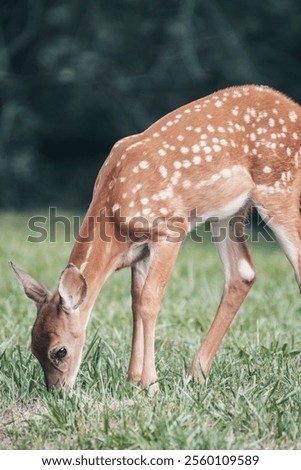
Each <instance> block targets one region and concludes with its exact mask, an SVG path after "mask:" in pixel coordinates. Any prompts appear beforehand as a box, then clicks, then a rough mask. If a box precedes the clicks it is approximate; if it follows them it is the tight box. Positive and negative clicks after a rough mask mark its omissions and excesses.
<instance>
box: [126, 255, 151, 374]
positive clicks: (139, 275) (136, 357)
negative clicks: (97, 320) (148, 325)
mask: <svg viewBox="0 0 301 470" xmlns="http://www.w3.org/2000/svg"><path fill="white" fill-rule="evenodd" d="M149 263H150V257H149V256H148V257H147V258H145V259H143V260H141V261H138V262H137V263H136V264H135V265H134V266H132V311H133V337H132V351H131V358H130V363H129V368H128V380H129V381H130V382H135V381H137V382H138V381H140V380H141V376H142V367H143V324H142V318H141V306H140V304H141V300H140V299H141V293H142V289H143V286H144V283H145V279H146V276H147V273H148V268H149Z"/></svg>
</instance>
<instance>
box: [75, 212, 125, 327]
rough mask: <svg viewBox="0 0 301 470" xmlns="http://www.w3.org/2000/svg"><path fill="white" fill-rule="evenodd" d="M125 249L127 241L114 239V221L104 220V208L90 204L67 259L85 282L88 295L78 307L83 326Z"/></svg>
mask: <svg viewBox="0 0 301 470" xmlns="http://www.w3.org/2000/svg"><path fill="white" fill-rule="evenodd" d="M126 251H127V246H126V244H124V243H123V244H121V243H120V242H118V240H116V237H115V234H114V224H113V223H112V222H110V221H108V220H106V219H105V217H104V212H103V211H101V210H95V208H93V206H92V208H91V207H90V209H89V210H88V212H87V214H86V216H85V219H84V221H83V223H82V225H81V228H80V232H79V235H78V237H77V240H76V242H75V245H74V247H73V250H72V252H71V255H70V258H69V262H70V263H72V264H74V265H75V266H76V267H77V268H78V269H79V270H80V272H81V273H82V275H83V276H84V278H85V280H86V282H87V288H88V291H87V296H86V299H85V300H84V302H83V304H82V305H81V307H80V311H81V316H82V321H83V323H84V325H86V324H87V322H88V319H89V316H90V313H91V310H92V308H93V305H94V303H95V300H96V297H97V295H98V293H99V291H100V289H101V288H102V286H103V284H104V283H105V281H106V279H107V278H108V276H109V275H110V274H111V273H112V272H113V271H115V270H116V269H117V268H118V266H119V264H120V259H121V258H122V256H123V253H124V252H126Z"/></svg>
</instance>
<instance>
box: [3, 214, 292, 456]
mask: <svg viewBox="0 0 301 470" xmlns="http://www.w3.org/2000/svg"><path fill="white" fill-rule="evenodd" d="M0 217H1V218H0V220H1V231H0V390H1V392H0V449H287V448H298V449H300V448H301V390H300V382H301V380H300V379H301V372H300V370H301V365H300V363H299V357H300V352H301V315H300V312H301V299H300V297H299V294H298V289H297V285H296V283H295V281H294V276H293V272H292V269H291V267H290V266H289V264H288V262H287V260H286V258H285V257H284V255H283V254H282V252H280V251H279V250H278V248H277V246H276V245H275V244H274V243H269V244H265V243H263V242H262V243H260V244H259V243H254V244H253V245H252V247H251V250H252V254H253V259H254V261H255V264H256V266H257V273H258V280H257V283H256V284H255V286H254V287H253V289H252V291H251V293H250V294H249V296H248V298H247V300H246V301H245V303H244V305H243V307H242V309H241V310H240V312H239V314H238V316H237V318H236V319H235V321H234V324H233V325H232V327H231V329H230V331H229V333H228V335H227V336H226V338H225V340H224V342H223V344H222V347H221V349H220V350H219V352H218V354H217V357H216V359H215V361H214V363H213V366H212V369H211V372H210V375H209V376H208V378H207V380H206V383H205V384H204V385H199V384H195V383H189V384H187V383H186V375H187V370H188V367H189V363H190V361H191V359H192V356H193V353H194V351H195V349H196V348H197V347H198V345H199V343H200V341H201V339H202V338H203V337H204V334H205V332H206V330H207V328H208V327H209V324H210V322H211V320H212V318H213V315H214V313H215V310H216V307H217V304H218V302H219V298H220V294H221V291H222V285H223V275H222V268H221V265H220V261H219V259H218V256H217V254H216V252H215V248H214V247H213V246H212V245H211V244H210V243H206V244H196V243H192V242H189V241H187V242H185V243H184V245H183V247H182V250H181V252H180V255H179V257H178V260H177V264H176V267H175V270H174V273H173V275H172V278H171V280H170V283H169V285H168V289H167V291H166V295H165V298H164V301H163V303H162V309H161V313H160V316H159V320H158V325H157V340H156V362H157V369H158V374H159V377H160V392H159V393H158V394H157V395H156V396H155V397H153V398H149V397H148V396H147V394H146V393H145V392H141V391H139V390H138V389H135V388H133V387H131V386H130V385H129V384H128V383H127V382H126V381H125V376H126V371H127V362H128V358H129V352H130V340H131V313H130V282H129V280H130V272H129V271H128V270H124V271H121V272H119V273H116V274H114V275H113V276H111V278H110V279H109V280H108V282H107V284H106V285H105V287H104V289H103V290H102V292H101V294H100V295H99V298H98V300H97V303H96V305H95V308H94V313H93V317H92V319H91V321H90V324H89V331H88V340H87V344H86V347H85V352H84V359H83V363H82V366H81V369H80V373H79V376H78V380H77V383H76V387H75V391H74V394H73V396H71V397H68V396H65V395H64V394H62V393H56V394H51V393H47V392H46V390H45V388H44V384H43V376H42V372H41V370H40V366H39V365H38V363H37V361H36V359H35V358H34V357H33V356H32V355H31V353H30V348H29V342H30V330H31V326H32V323H33V320H34V317H35V307H34V305H33V304H31V303H30V301H29V300H27V299H26V298H25V296H24V294H23V293H22V291H21V289H20V287H19V285H18V283H17V281H16V280H15V279H14V278H13V276H12V275H11V273H10V271H9V268H8V265H7V261H8V260H10V259H12V260H13V261H14V262H15V263H16V264H17V265H19V266H20V267H23V268H24V269H25V270H28V271H29V272H30V273H31V274H32V275H34V276H36V277H37V278H38V279H39V280H40V281H41V282H43V283H44V284H45V285H46V286H47V287H49V288H50V289H55V287H56V283H57V281H58V277H59V273H60V272H61V270H62V269H63V268H64V266H65V264H66V262H67V259H68V255H69V252H70V249H71V243H64V242H63V240H62V237H59V239H58V241H57V242H56V243H49V242H44V243H28V242H27V241H26V240H27V236H28V232H27V228H26V226H27V221H28V216H24V215H22V216H20V215H13V214H1V215H0Z"/></svg>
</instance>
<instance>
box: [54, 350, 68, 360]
mask: <svg viewBox="0 0 301 470" xmlns="http://www.w3.org/2000/svg"><path fill="white" fill-rule="evenodd" d="M66 354H67V349H66V348H60V349H58V350H57V351H56V353H55V357H56V358H57V359H63V358H64V357H65V356H66Z"/></svg>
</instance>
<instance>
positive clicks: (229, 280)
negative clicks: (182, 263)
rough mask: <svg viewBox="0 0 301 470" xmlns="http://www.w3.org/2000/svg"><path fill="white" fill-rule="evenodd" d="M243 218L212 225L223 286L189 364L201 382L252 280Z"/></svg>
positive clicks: (191, 372) (193, 375) (251, 266)
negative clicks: (210, 320) (200, 341)
mask: <svg viewBox="0 0 301 470" xmlns="http://www.w3.org/2000/svg"><path fill="white" fill-rule="evenodd" d="M244 221H245V218H244V216H241V217H234V218H232V219H231V220H229V219H228V220H223V221H220V222H215V223H213V224H212V234H213V237H214V241H215V244H216V247H217V250H218V252H219V255H220V258H221V261H222V263H223V266H224V273H225V285H224V292H223V296H222V299H221V302H220V304H219V307H218V310H217V313H216V315H215V318H214V320H213V322H212V324H211V326H210V329H209V331H208V333H207V335H206V337H205V339H204V341H203V344H202V345H201V347H200V348H199V350H198V351H197V352H196V354H195V356H194V359H193V362H192V365H191V369H190V374H191V376H192V377H195V378H199V379H200V380H201V381H202V380H203V377H204V376H205V375H206V374H207V372H208V370H209V368H210V365H211V362H212V360H213V358H214V356H215V353H216V352H217V350H218V348H219V346H220V344H221V342H222V339H223V337H224V336H225V334H226V333H227V331H228V329H229V327H230V325H231V323H232V321H233V319H234V317H235V315H236V313H237V311H238V309H239V307H240V306H241V304H242V302H243V301H244V299H245V297H246V296H247V294H248V292H249V290H250V289H251V287H252V285H253V283H254V282H255V277H256V274H255V268H254V265H253V263H252V260H251V258H250V254H249V250H248V247H247V244H246V239H245V224H244Z"/></svg>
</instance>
